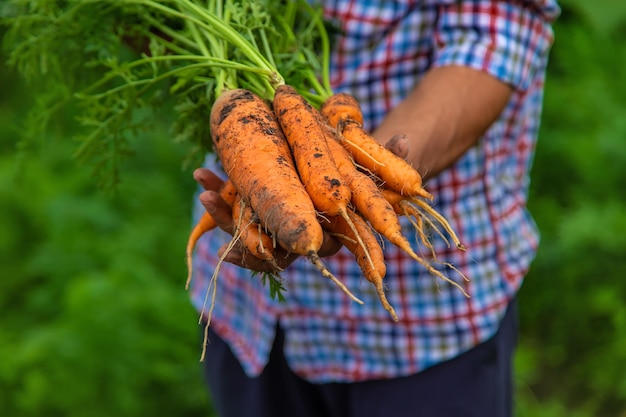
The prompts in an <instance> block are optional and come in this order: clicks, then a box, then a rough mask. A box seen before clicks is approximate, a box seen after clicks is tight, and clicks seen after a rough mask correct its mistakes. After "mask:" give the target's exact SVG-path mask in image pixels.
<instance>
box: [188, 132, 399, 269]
mask: <svg viewBox="0 0 626 417" xmlns="http://www.w3.org/2000/svg"><path fill="white" fill-rule="evenodd" d="M385 147H386V148H387V149H389V150H390V151H391V152H393V153H394V154H396V155H398V156H399V157H401V158H405V157H406V155H407V154H408V150H409V141H408V138H407V137H406V136H405V135H395V136H393V137H392V138H391V139H390V140H388V141H387V143H386V144H385ZM193 176H194V179H195V180H196V181H197V182H198V183H199V184H200V185H201V186H202V188H204V190H205V191H203V192H202V193H201V194H200V196H199V199H200V202H201V203H202V205H203V206H204V208H205V209H206V210H207V212H209V214H210V215H211V217H213V219H214V220H215V223H216V224H217V225H218V227H219V228H221V229H222V230H224V231H226V232H227V233H229V234H231V235H233V234H234V232H235V227H234V223H233V218H232V208H231V206H230V205H229V204H228V203H227V202H226V201H224V199H223V198H222V197H221V196H220V194H219V191H220V189H221V187H222V185H223V183H224V181H223V180H222V179H221V178H220V177H219V176H217V175H216V174H215V173H214V172H213V171H211V170H209V169H206V168H198V169H196V170H195V171H194V173H193ZM228 246H229V245H227V244H226V245H223V246H222V247H221V248H220V250H219V251H218V256H220V257H221V256H224V261H226V262H229V263H232V264H235V265H238V266H241V267H243V268H246V269H250V270H253V271H258V272H278V271H277V267H278V268H279V270H280V269H285V268H286V267H287V266H289V265H290V264H291V263H293V261H295V260H296V259H297V258H298V256H299V255H298V254H295V253H290V252H288V251H287V250H285V249H283V248H282V247H276V248H274V255H275V258H276V262H277V263H276V264H272V263H270V262H267V261H264V260H261V259H259V258H257V257H255V256H253V255H251V254H250V253H247V252H245V251H244V250H243V247H242V246H241V245H240V244H235V245H234V246H232V248H231V249H230V250H229V251H228V253H226V249H227V247H228ZM340 248H341V244H340V243H339V242H337V240H336V239H334V238H333V237H332V236H331V235H330V234H328V233H326V232H324V241H323V243H322V247H321V249H320V251H319V252H318V255H319V256H320V257H326V256H332V255H334V254H335V253H337V251H339V249H340Z"/></svg>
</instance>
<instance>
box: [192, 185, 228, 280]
mask: <svg viewBox="0 0 626 417" xmlns="http://www.w3.org/2000/svg"><path fill="white" fill-rule="evenodd" d="M235 194H236V190H235V187H234V186H233V183H232V182H231V181H230V180H226V181H224V183H223V184H222V186H221V188H220V197H222V199H223V200H224V201H226V203H228V204H229V205H231V206H232V204H233V201H234V200H235ZM216 227H217V224H216V223H215V220H214V219H213V217H211V215H210V214H209V212H207V211H205V212H204V213H203V214H202V216H201V217H200V220H198V222H197V223H196V225H195V226H194V227H193V229H192V230H191V233H190V234H189V238H188V239H187V248H186V251H185V260H186V263H187V281H186V283H185V288H189V283H190V282H191V275H192V273H193V258H192V255H193V250H194V248H195V247H196V243H198V239H200V237H202V235H204V234H205V233H206V232H208V231H209V230H213V229H215V228H216Z"/></svg>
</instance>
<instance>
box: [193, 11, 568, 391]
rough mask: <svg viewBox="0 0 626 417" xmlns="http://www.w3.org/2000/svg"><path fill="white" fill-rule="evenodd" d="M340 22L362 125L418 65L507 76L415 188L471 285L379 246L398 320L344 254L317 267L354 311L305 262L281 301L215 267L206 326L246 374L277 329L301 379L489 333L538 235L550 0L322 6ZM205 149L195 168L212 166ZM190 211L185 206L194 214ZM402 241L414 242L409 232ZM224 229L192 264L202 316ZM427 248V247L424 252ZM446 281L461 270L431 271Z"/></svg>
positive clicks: (386, 370) (338, 56) (390, 102)
mask: <svg viewBox="0 0 626 417" xmlns="http://www.w3.org/2000/svg"><path fill="white" fill-rule="evenodd" d="M324 3H325V5H324V6H325V10H326V16H327V17H328V18H329V19H332V20H335V21H336V22H338V24H340V26H341V29H342V30H341V33H340V36H339V37H338V39H337V40H336V43H335V49H334V53H333V55H332V67H331V74H332V82H333V87H334V89H335V91H348V92H350V93H352V94H353V95H354V96H356V98H357V99H358V100H359V102H360V103H361V105H362V110H363V112H364V116H365V120H366V122H365V124H366V127H367V128H368V129H373V128H375V127H376V126H377V125H378V124H379V123H380V122H381V121H382V119H383V118H384V117H385V114H387V112H388V111H389V110H390V109H391V108H393V107H394V106H395V105H396V104H398V103H399V102H400V101H401V100H402V99H403V98H404V97H405V96H406V95H407V94H408V92H409V91H410V90H411V89H412V88H413V87H414V86H415V84H416V83H417V82H419V80H420V78H421V76H422V75H423V74H424V72H425V71H427V70H428V69H429V68H433V67H439V66H445V65H464V66H468V67H472V68H475V69H478V70H482V71H485V72H487V73H489V74H491V75H493V76H494V77H496V78H498V79H500V80H502V81H505V82H507V83H509V84H511V85H512V86H513V87H514V88H515V92H514V94H513V96H512V98H511V100H510V102H509V103H508V106H507V107H506V109H505V110H504V111H503V113H502V114H501V116H500V118H499V119H498V120H497V121H496V122H495V123H494V124H493V126H492V127H491V128H490V129H489V130H488V131H487V132H486V133H485V135H484V136H483V137H482V138H481V139H480V140H479V142H478V143H477V144H476V145H475V146H474V147H473V148H471V149H470V150H469V151H468V152H467V153H466V154H465V155H464V156H463V157H462V158H461V159H460V160H458V161H457V162H456V164H455V165H454V166H452V167H451V168H449V169H447V170H446V171H444V172H442V173H441V174H440V175H439V176H437V177H436V178H433V179H432V180H430V181H429V182H428V184H426V188H427V190H428V191H429V192H431V193H432V194H433V195H434V196H435V201H434V203H433V204H434V208H435V209H436V210H437V211H439V212H440V213H441V214H443V215H444V216H445V217H446V218H447V219H448V220H449V222H450V223H451V225H452V227H453V228H454V230H455V231H456V232H457V234H458V235H459V237H460V239H461V241H462V242H463V243H464V244H465V246H466V247H467V251H466V252H461V251H458V250H456V249H449V248H448V247H447V245H446V243H445V242H444V241H443V239H441V238H438V237H437V236H436V235H434V237H433V242H434V246H435V249H436V251H437V255H438V257H439V258H440V259H441V260H443V261H446V262H449V263H451V264H453V265H455V266H456V267H457V268H459V269H460V270H461V271H462V272H463V273H464V274H465V275H466V276H468V277H470V278H471V281H470V282H469V283H467V284H463V285H466V289H467V291H468V292H469V293H470V295H471V297H470V298H466V297H465V296H464V295H463V294H462V293H461V292H460V291H459V290H458V288H455V287H453V286H451V285H450V284H448V283H445V282H443V281H442V280H438V279H436V278H434V277H433V276H432V275H429V274H428V273H427V272H426V271H425V270H424V269H423V267H422V266H421V265H419V264H418V263H417V262H415V261H413V260H412V259H411V258H409V257H408V256H407V255H406V254H405V253H404V252H402V251H401V250H398V249H397V248H396V247H395V246H393V245H391V244H387V245H385V258H386V261H387V276H386V278H385V282H386V286H387V289H388V290H387V297H388V299H389V302H390V303H391V304H392V305H393V306H394V307H395V309H396V311H397V313H398V316H399V318H400V321H399V322H398V323H394V322H393V321H392V320H391V319H390V317H389V314H388V313H387V311H385V310H384V309H383V308H382V306H381V305H380V303H379V301H378V298H377V296H376V293H375V292H374V290H373V286H372V285H371V284H369V283H368V282H366V281H365V280H364V278H363V277H362V275H361V273H360V270H359V268H358V267H357V265H356V264H355V262H354V261H353V257H352V255H351V254H349V253H347V252H346V251H345V250H342V251H340V252H339V253H338V254H337V255H335V256H333V257H330V258H325V260H324V261H325V262H326V264H327V265H328V267H329V268H330V270H331V271H333V272H334V273H335V274H336V275H337V276H338V277H339V278H340V279H341V280H342V281H343V282H344V283H345V284H346V285H347V287H348V288H350V289H351V290H352V291H353V292H354V293H355V295H356V296H357V297H359V298H361V299H362V300H363V301H364V302H365V305H358V304H356V303H354V302H352V301H351V300H350V299H349V298H348V297H347V296H346V295H345V294H344V293H343V292H342V291H340V290H338V288H337V287H336V286H335V284H333V283H332V282H330V281H329V280H328V279H325V278H323V277H321V276H320V274H319V272H318V271H317V269H315V268H314V267H313V266H311V265H310V264H309V262H307V261H306V260H300V261H297V262H296V263H294V264H293V265H291V266H290V267H289V268H288V269H287V270H286V271H285V272H284V273H283V274H282V276H283V278H284V279H285V285H286V287H287V290H288V291H287V292H286V293H285V296H286V299H287V300H286V302H284V303H280V302H278V301H275V300H272V299H271V298H270V296H269V291H268V288H267V287H263V286H262V284H261V282H260V281H259V279H258V277H252V276H251V273H250V271H248V270H245V269H241V268H238V267H235V266H233V265H230V264H224V265H222V267H221V272H220V274H219V277H218V279H217V299H216V302H215V307H214V310H213V312H212V321H211V326H212V328H213V329H214V330H215V331H216V332H217V333H218V334H219V335H220V336H221V337H223V338H224V339H225V340H226V341H227V342H228V343H229V345H230V346H231V348H232V350H233V352H234V353H235V355H236V356H237V357H238V358H239V360H240V362H241V364H242V366H243V368H244V370H245V371H246V373H247V374H249V375H251V376H253V375H258V374H259V373H260V372H261V371H262V369H263V367H264V365H265V364H266V363H267V361H268V357H269V352H270V349H271V347H272V342H273V339H274V334H275V329H276V325H277V323H280V326H281V328H283V329H284V333H285V337H286V340H285V346H284V349H285V355H286V358H287V361H288V363H289V365H290V366H291V368H292V369H293V370H294V371H295V372H296V373H297V374H298V375H300V376H302V377H303V378H306V379H307V380H310V381H314V382H331V381H335V382H343V381H361V380H366V379H374V378H389V377H398V376H402V375H407V374H412V373H415V372H419V371H422V370H424V369H426V368H428V367H430V366H432V365H435V364H437V363H440V362H442V361H445V360H447V359H450V358H453V357H455V356H456V355H459V354H460V353H462V352H464V351H467V350H468V349H470V348H472V347H473V346H476V345H477V344H478V343H481V342H482V341H484V340H486V339H488V338H489V337H490V336H492V335H493V334H494V332H495V331H496V330H497V328H498V323H499V320H500V319H501V317H502V316H503V314H504V311H505V309H506V307H507V305H508V302H509V300H510V299H511V298H512V297H514V296H515V294H516V292H517V290H518V289H519V287H520V285H521V282H522V279H523V276H524V274H525V273H526V272H527V270H528V267H529V265H530V263H531V261H532V259H533V257H534V255H535V251H536V248H537V244H538V232H537V230H536V227H535V224H534V222H533V219H532V218H531V216H530V214H529V213H528V211H527V209H526V200H527V191H528V186H529V170H530V167H531V162H532V157H533V152H534V149H535V142H536V139H537V132H538V128H539V119H540V113H541V103H542V94H543V83H544V78H545V69H546V63H547V56H548V52H549V49H550V46H551V44H552V41H553V33H552V29H551V26H550V25H551V22H552V21H553V20H554V19H555V18H556V17H557V15H558V13H559V7H558V5H557V4H556V1H552V0H544V1H540V0H537V1H521V0H520V1H487V0H474V1H453V0H448V1H434V0H423V1H411V0H405V1H387V0H370V1H357V0H336V1H326V2H324ZM213 159H214V158H213V157H208V158H207V167H210V168H214V169H217V167H216V165H215V164H214V163H213ZM202 211H203V208H202V206H201V205H199V204H198V205H197V206H196V217H197V216H199V214H200V213H201V212H202ZM404 227H405V235H406V236H407V237H408V238H409V239H411V244H412V246H413V247H414V248H416V247H418V242H417V240H416V239H415V236H414V233H411V226H410V225H409V224H404ZM229 239H230V236H228V235H226V234H225V233H223V232H221V231H212V232H210V233H208V234H206V235H205V236H204V237H203V238H202V239H201V240H200V242H199V244H198V247H197V251H196V255H195V258H194V268H195V274H194V277H193V281H192V285H191V296H192V301H193V303H194V305H195V306H196V307H197V308H198V309H199V310H202V309H203V306H204V305H205V296H206V291H207V287H208V283H209V280H210V278H211V275H212V274H213V271H214V267H215V264H216V262H217V255H216V254H217V250H218V248H219V247H220V246H221V245H222V244H223V243H225V242H227V241H228V240H229ZM425 254H426V252H425ZM444 272H445V273H446V274H447V275H448V276H450V277H451V278H452V279H457V280H459V281H461V280H460V278H459V276H458V275H456V274H455V273H454V272H453V271H450V270H444Z"/></svg>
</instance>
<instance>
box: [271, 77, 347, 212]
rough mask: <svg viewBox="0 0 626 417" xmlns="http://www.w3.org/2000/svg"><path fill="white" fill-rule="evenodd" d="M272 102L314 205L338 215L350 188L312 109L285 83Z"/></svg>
mask: <svg viewBox="0 0 626 417" xmlns="http://www.w3.org/2000/svg"><path fill="white" fill-rule="evenodd" d="M273 105H274V111H275V113H276V116H277V117H278V121H279V123H280V126H281V127H282V129H283V132H284V133H285V137H286V138H287V141H288V142H289V146H290V147H291V150H292V152H293V156H294V159H295V161H296V166H297V167H298V172H299V174H300V179H301V180H302V183H303V184H304V188H305V189H306V190H307V192H308V193H309V195H310V196H311V200H313V204H314V205H315V208H316V209H317V210H318V211H319V212H321V213H322V214H324V215H329V216H336V215H341V213H342V212H345V211H346V209H347V207H348V204H349V203H350V197H351V196H350V189H349V188H348V187H347V185H346V184H345V182H344V181H343V179H342V178H341V175H340V174H339V171H338V169H337V166H336V164H335V161H334V159H333V157H332V154H331V153H330V150H329V149H328V144H327V142H326V137H325V135H324V133H323V131H322V129H321V127H320V125H319V123H318V117H317V114H316V113H315V110H314V109H313V107H312V106H311V105H310V104H309V103H308V102H307V101H306V99H305V98H304V97H302V96H301V95H300V94H299V93H298V92H297V91H296V90H295V89H294V88H293V87H291V86H288V85H281V86H280V87H278V88H277V89H276V94H275V95H274V101H273Z"/></svg>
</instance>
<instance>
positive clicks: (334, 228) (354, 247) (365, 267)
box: [322, 210, 398, 321]
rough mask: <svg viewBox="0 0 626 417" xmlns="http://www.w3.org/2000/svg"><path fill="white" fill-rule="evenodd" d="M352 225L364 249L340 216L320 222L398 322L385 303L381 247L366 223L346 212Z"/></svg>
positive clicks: (384, 268) (390, 307)
mask: <svg viewBox="0 0 626 417" xmlns="http://www.w3.org/2000/svg"><path fill="white" fill-rule="evenodd" d="M348 216H349V217H350V219H351V221H352V224H354V226H355V228H356V230H357V231H358V234H359V236H360V237H361V239H362V240H363V242H364V243H365V248H366V249H363V246H361V245H360V244H359V243H358V242H357V240H356V236H355V234H354V231H353V229H352V227H351V226H350V225H349V224H348V222H346V220H345V219H344V218H343V217H341V216H331V217H328V218H327V219H325V220H324V221H323V222H322V227H324V229H325V230H327V231H328V232H330V233H331V234H332V235H333V236H334V237H335V238H336V239H337V240H339V242H341V243H342V244H343V245H344V246H345V247H346V248H347V249H348V250H349V251H350V252H352V254H353V255H354V257H355V260H356V262H357V265H359V268H361V272H363V276H365V279H367V280H368V281H369V282H371V283H372V284H374V287H375V288H376V293H377V294H378V298H379V299H380V302H381V304H382V305H383V307H384V308H385V310H387V311H388V312H389V314H390V315H391V317H392V318H393V320H394V321H398V315H397V314H396V312H395V310H394V309H393V307H392V306H391V304H389V301H387V297H386V296H385V288H384V284H383V279H384V277H385V274H386V273H387V267H386V265H385V259H384V254H383V250H382V247H381V246H380V243H379V242H378V239H377V237H376V235H375V234H374V232H373V231H372V229H371V228H370V227H369V226H368V225H367V223H366V222H365V221H364V220H363V219H362V218H361V217H360V216H359V215H358V214H356V213H355V212H353V211H352V210H349V211H348ZM370 259H371V261H370Z"/></svg>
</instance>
